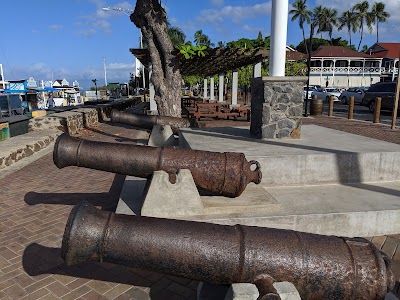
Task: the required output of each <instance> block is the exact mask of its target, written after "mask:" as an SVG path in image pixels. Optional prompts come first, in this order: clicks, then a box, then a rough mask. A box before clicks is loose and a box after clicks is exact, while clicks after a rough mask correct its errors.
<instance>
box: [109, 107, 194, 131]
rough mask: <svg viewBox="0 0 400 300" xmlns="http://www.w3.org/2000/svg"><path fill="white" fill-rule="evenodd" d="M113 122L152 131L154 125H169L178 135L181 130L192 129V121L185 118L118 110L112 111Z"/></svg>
mask: <svg viewBox="0 0 400 300" xmlns="http://www.w3.org/2000/svg"><path fill="white" fill-rule="evenodd" d="M111 122H113V123H122V124H127V125H132V126H135V127H140V128H145V129H152V128H153V126H154V125H169V126H171V129H172V131H173V132H174V133H175V134H176V133H177V132H178V129H179V128H188V127H190V121H189V120H188V119H183V118H174V117H168V116H148V115H138V114H134V113H129V112H122V111H119V110H116V109H113V110H112V111H111Z"/></svg>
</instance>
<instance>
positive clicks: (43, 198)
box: [24, 174, 125, 211]
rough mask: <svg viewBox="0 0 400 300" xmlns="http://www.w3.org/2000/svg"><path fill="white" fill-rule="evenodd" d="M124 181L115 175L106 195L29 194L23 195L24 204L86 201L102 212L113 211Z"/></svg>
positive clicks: (63, 203) (121, 176) (74, 203)
mask: <svg viewBox="0 0 400 300" xmlns="http://www.w3.org/2000/svg"><path fill="white" fill-rule="evenodd" d="M124 181H125V175H120V174H116V175H115V177H114V180H113V182H112V184H111V187H110V190H109V191H108V192H107V193H36V192H29V193H27V194H26V195H25V198H24V200H25V203H26V204H28V205H36V204H56V205H76V204H78V203H79V202H81V201H83V200H86V201H88V202H89V203H90V204H92V205H94V206H98V207H100V208H101V209H102V210H107V211H115V209H116V208H117V205H118V200H119V196H120V193H121V189H122V186H123V184H124Z"/></svg>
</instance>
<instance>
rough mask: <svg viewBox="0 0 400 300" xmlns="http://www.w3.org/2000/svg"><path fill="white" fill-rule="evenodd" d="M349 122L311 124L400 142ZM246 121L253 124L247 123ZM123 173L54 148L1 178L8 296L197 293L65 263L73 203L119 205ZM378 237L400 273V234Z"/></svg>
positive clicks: (118, 270)
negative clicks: (62, 164)
mask: <svg viewBox="0 0 400 300" xmlns="http://www.w3.org/2000/svg"><path fill="white" fill-rule="evenodd" d="M232 122H233V123H232ZM349 122H351V123H348V122H344V121H343V120H339V119H337V118H329V119H328V118H327V117H325V118H324V117H322V118H318V119H307V120H305V122H304V123H307V124H310V123H313V124H317V125H321V126H326V127H329V128H334V129H339V130H344V131H347V130H352V131H348V132H352V133H356V134H361V135H366V136H369V134H372V133H371V132H375V135H376V138H379V139H382V140H387V141H392V142H397V143H400V142H399V141H400V133H399V131H398V130H397V132H396V133H395V134H393V133H389V132H388V131H386V130H383V133H382V131H379V130H378V131H376V130H377V128H378V127H377V126H376V125H373V126H375V127H374V128H372V127H370V126H366V125H365V124H362V125H359V124H358V122H357V123H356V124H355V123H352V122H353V121H349ZM236 124H237V125H236ZM244 124H248V123H246V122H243V123H241V124H240V125H244ZM344 124H350V125H349V126H344ZM232 125H236V126H240V125H239V124H238V123H234V121H228V122H225V123H224V122H223V121H222V122H219V123H218V124H216V123H215V124H214V125H212V123H209V124H206V125H205V126H232ZM349 127H351V128H349ZM356 129H357V132H356V131H354V130H356ZM384 129H385V128H384ZM81 136H82V137H83V138H87V139H95V140H102V141H115V142H121V143H132V142H141V143H144V142H145V141H146V140H147V138H148V133H147V132H145V131H140V130H139V131H138V130H133V129H131V128H130V127H129V126H109V125H108V124H101V125H100V126H99V127H98V128H95V129H93V130H85V131H84V132H82V133H81ZM123 180H124V177H123V176H121V175H115V174H111V173H106V172H102V171H96V170H89V169H84V168H77V167H68V168H64V169H62V170H59V169H57V168H56V167H55V166H54V164H53V162H52V156H51V154H48V155H46V156H44V157H42V158H40V159H38V160H37V161H35V162H33V163H31V164H29V165H27V166H25V167H24V168H22V169H20V170H18V171H16V172H14V173H12V174H11V175H8V176H6V177H4V178H3V179H0V187H1V193H0V299H139V300H140V299H150V298H151V299H177V300H179V299H195V298H196V288H197V284H198V283H197V282H196V281H191V280H188V279H184V278H179V277H174V276H165V275H163V274H158V273H152V272H147V271H142V270H138V269H133V268H126V267H121V266H116V265H111V264H106V263H103V264H100V263H92V262H90V263H86V264H81V265H79V266H74V267H68V266H66V265H65V264H64V263H63V261H62V259H61V257H60V246H61V239H62V234H63V232H64V227H65V223H66V220H67V217H68V215H69V213H70V210H71V208H72V206H73V205H75V204H76V203H78V202H80V201H82V200H87V201H89V202H90V203H92V204H94V205H96V206H97V207H99V208H101V209H104V210H111V211H112V210H114V209H115V207H116V204H117V201H118V197H119V193H120V190H121V187H122V184H123ZM372 241H373V242H374V243H375V244H377V245H378V247H380V248H381V249H382V250H383V251H386V252H387V253H388V255H389V256H391V257H393V259H394V262H395V264H394V266H395V272H396V277H397V280H399V279H400V267H399V265H400V247H399V244H400V235H397V236H390V237H374V238H373V239H372ZM396 268H397V269H396Z"/></svg>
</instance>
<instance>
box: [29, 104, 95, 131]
mask: <svg viewBox="0 0 400 300" xmlns="http://www.w3.org/2000/svg"><path fill="white" fill-rule="evenodd" d="M97 124H98V115H97V111H96V109H94V108H78V109H75V110H71V111H64V112H59V113H54V114H52V115H49V116H46V117H43V118H34V119H30V120H29V125H28V126H29V131H37V130H47V129H59V130H62V131H65V132H68V133H70V134H75V133H77V132H78V131H79V130H82V129H84V128H90V127H93V126H97Z"/></svg>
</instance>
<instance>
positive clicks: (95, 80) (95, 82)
mask: <svg viewBox="0 0 400 300" xmlns="http://www.w3.org/2000/svg"><path fill="white" fill-rule="evenodd" d="M92 81H93V83H94V86H95V89H96V101H97V102H99V97H97V79H92Z"/></svg>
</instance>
